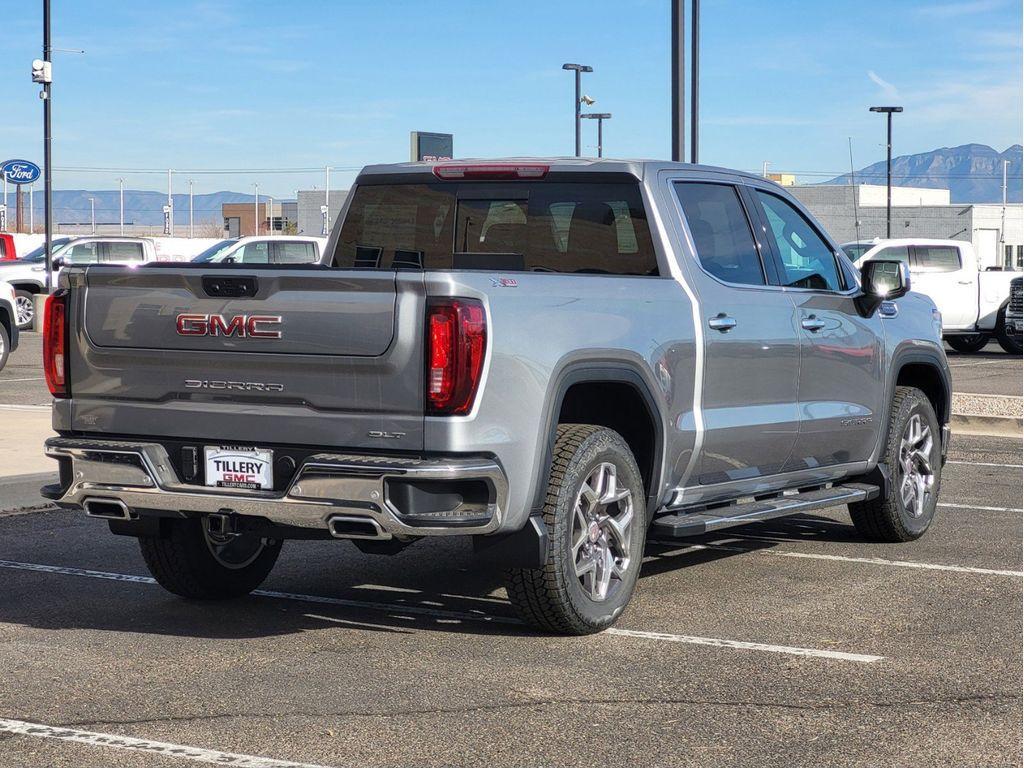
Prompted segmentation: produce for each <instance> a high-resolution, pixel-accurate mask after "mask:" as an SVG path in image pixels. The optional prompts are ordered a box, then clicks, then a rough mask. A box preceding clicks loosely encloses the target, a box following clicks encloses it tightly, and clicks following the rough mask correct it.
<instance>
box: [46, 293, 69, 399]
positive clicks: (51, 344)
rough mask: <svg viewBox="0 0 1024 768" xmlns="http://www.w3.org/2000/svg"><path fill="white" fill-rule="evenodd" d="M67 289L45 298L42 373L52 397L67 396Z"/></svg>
mask: <svg viewBox="0 0 1024 768" xmlns="http://www.w3.org/2000/svg"><path fill="white" fill-rule="evenodd" d="M67 295H68V294H67V291H57V292H56V293H54V294H52V295H51V296H47V298H46V310H45V312H44V314H43V373H44V375H45V376H46V386H47V387H49V388H50V394H51V395H53V396H54V397H67V396H68V370H67V322H66V321H67Z"/></svg>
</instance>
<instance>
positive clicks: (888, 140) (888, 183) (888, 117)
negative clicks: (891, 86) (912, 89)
mask: <svg viewBox="0 0 1024 768" xmlns="http://www.w3.org/2000/svg"><path fill="white" fill-rule="evenodd" d="M869 109H870V111H871V112H882V113H884V114H885V236H886V238H890V237H892V115H893V113H894V112H902V111H903V107H870V108H869Z"/></svg>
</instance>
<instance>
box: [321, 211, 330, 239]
mask: <svg viewBox="0 0 1024 768" xmlns="http://www.w3.org/2000/svg"><path fill="white" fill-rule="evenodd" d="M329 210H330V209H329V208H328V207H327V206H326V205H321V206H320V216H321V217H322V218H323V225H322V227H321V229H320V234H321V235H329V234H331V232H330V228H329V227H328V224H327V222H328V219H329V218H330V217H329V214H328V211H329Z"/></svg>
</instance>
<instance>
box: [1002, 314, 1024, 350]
mask: <svg viewBox="0 0 1024 768" xmlns="http://www.w3.org/2000/svg"><path fill="white" fill-rule="evenodd" d="M996 341H998V342H999V346H1000V347H1002V348H1003V351H1004V352H1009V353H1010V354H1011V355H1019V354H1020V353H1021V351H1022V349H1024V345H1022V344H1021V335H1020V334H1019V333H1018V334H1016V335H1014V336H1011V335H1010V334H1009V333H1007V331H1006V310H1005V309H1004V310H1003V311H1002V312H1000V313H999V324H998V325H997V326H996Z"/></svg>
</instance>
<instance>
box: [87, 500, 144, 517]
mask: <svg viewBox="0 0 1024 768" xmlns="http://www.w3.org/2000/svg"><path fill="white" fill-rule="evenodd" d="M82 506H83V507H85V514H86V515H88V516H89V517H97V518H100V519H101V520H134V519H135V518H136V517H137V515H135V514H134V513H133V512H132V511H131V510H130V509H128V506H127V505H126V504H125V503H124V502H123V501H121V500H120V499H86V500H85V501H83V502H82Z"/></svg>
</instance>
